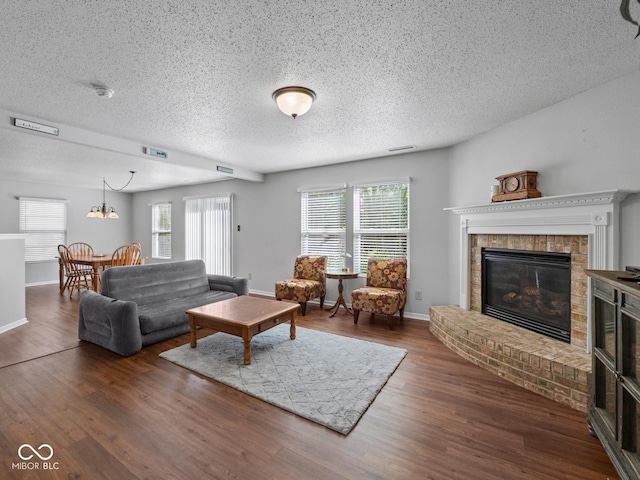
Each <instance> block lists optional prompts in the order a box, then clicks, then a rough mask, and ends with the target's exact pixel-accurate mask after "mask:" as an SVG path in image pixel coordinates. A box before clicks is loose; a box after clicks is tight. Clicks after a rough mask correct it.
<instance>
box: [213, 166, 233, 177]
mask: <svg viewBox="0 0 640 480" xmlns="http://www.w3.org/2000/svg"><path fill="white" fill-rule="evenodd" d="M216 170H218V171H219V172H220V173H228V174H229V175H232V174H233V168H229V167H223V166H222V165H218V166H216Z"/></svg>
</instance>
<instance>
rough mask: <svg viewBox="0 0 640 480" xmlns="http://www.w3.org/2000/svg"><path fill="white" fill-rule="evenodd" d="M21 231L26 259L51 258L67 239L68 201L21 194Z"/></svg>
mask: <svg viewBox="0 0 640 480" xmlns="http://www.w3.org/2000/svg"><path fill="white" fill-rule="evenodd" d="M19 200H20V233H23V234H25V235H26V240H25V261H26V262H53V261H55V260H56V256H57V255H58V245H64V244H66V243H67V201H66V200H55V199H49V198H27V197H20V199H19Z"/></svg>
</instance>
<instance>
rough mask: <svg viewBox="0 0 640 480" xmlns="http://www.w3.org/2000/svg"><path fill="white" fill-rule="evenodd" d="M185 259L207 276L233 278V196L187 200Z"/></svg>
mask: <svg viewBox="0 0 640 480" xmlns="http://www.w3.org/2000/svg"><path fill="white" fill-rule="evenodd" d="M185 200H186V204H185V208H186V210H185V222H186V225H185V231H186V238H185V249H186V251H185V258H186V259H187V260H193V259H202V260H203V261H204V263H205V265H206V267H207V273H211V274H218V275H231V195H225V196H220V197H206V198H188V199H185Z"/></svg>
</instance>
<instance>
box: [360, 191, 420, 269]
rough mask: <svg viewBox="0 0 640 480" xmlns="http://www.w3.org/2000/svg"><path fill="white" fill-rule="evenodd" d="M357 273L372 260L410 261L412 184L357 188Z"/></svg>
mask: <svg viewBox="0 0 640 480" xmlns="http://www.w3.org/2000/svg"><path fill="white" fill-rule="evenodd" d="M353 257H354V258H353V269H354V271H357V272H360V273H362V274H366V273H367V262H368V260H369V257H395V258H407V259H408V258H409V182H408V181H402V182H397V183H386V184H375V185H359V186H354V188H353Z"/></svg>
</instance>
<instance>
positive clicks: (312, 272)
mask: <svg viewBox="0 0 640 480" xmlns="http://www.w3.org/2000/svg"><path fill="white" fill-rule="evenodd" d="M326 271H327V257H326V256H316V255H300V256H299V257H298V258H296V263H295V267H294V269H293V278H292V279H289V280H283V281H281V282H276V300H294V301H296V302H299V303H300V306H301V307H302V315H303V316H304V314H305V313H306V311H307V302H308V301H309V300H313V299H314V298H318V297H320V308H322V307H323V306H324V297H325V295H326V293H327V279H326V277H325V274H326Z"/></svg>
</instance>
